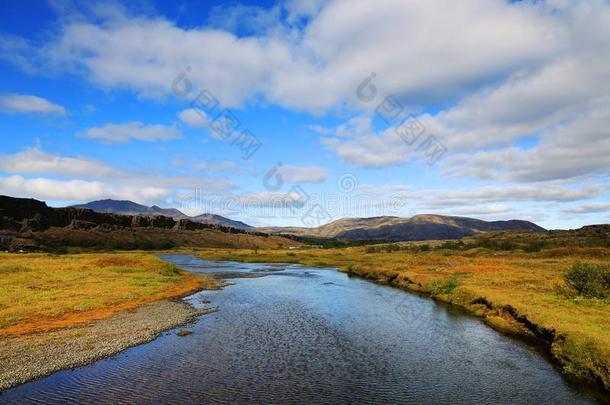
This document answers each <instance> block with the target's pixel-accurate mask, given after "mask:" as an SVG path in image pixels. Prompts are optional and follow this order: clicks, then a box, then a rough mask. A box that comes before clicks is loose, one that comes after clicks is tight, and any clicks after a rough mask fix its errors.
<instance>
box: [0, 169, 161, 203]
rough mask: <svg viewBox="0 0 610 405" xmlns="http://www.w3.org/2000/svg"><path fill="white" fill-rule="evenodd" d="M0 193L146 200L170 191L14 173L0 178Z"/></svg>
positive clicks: (43, 197) (47, 197)
mask: <svg viewBox="0 0 610 405" xmlns="http://www.w3.org/2000/svg"><path fill="white" fill-rule="evenodd" d="M0 194H5V195H11V196H14V197H27V198H32V197H33V198H37V199H41V200H57V201H91V200H98V199H102V198H117V199H129V200H132V201H136V202H145V201H150V200H158V199H160V198H163V197H165V196H167V195H168V194H169V190H168V189H164V188H160V187H142V188H137V187H130V186H112V185H108V184H105V183H102V182H99V181H83V180H67V181H63V180H54V179H48V178H42V177H38V178H33V179H28V178H24V177H23V176H19V175H14V176H7V177H0Z"/></svg>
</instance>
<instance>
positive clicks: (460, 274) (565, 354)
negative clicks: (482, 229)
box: [198, 247, 610, 391]
mask: <svg viewBox="0 0 610 405" xmlns="http://www.w3.org/2000/svg"><path fill="white" fill-rule="evenodd" d="M367 250H368V252H370V251H371V249H370V248H367V247H352V248H344V249H317V250H292V251H290V250H259V251H258V252H257V253H256V254H254V252H252V251H248V250H218V249H211V250H200V251H198V254H199V255H200V256H201V257H204V258H207V259H222V260H238V261H251V262H289V263H301V264H305V265H310V266H325V267H326V266H330V267H337V268H339V269H341V270H342V271H345V272H348V273H350V274H354V275H358V276H361V277H366V278H370V279H374V280H378V281H383V282H387V283H390V284H392V285H395V286H397V287H400V288H404V289H408V290H414V291H418V292H422V293H426V294H430V295H431V296H433V297H434V298H435V299H439V300H443V301H446V302H450V303H453V304H456V305H460V306H462V307H464V308H466V309H467V310H468V311H469V312H471V313H473V314H474V315H477V316H480V317H482V318H483V319H484V320H485V321H486V322H487V323H488V324H490V325H491V326H493V327H495V328H496V329H499V330H502V331H503V332H505V333H513V334H519V335H527V336H537V337H538V338H541V339H544V340H545V341H546V342H547V344H548V345H549V349H550V350H551V353H552V355H553V356H554V358H555V359H557V360H558V361H559V363H560V364H561V365H562V367H563V370H564V372H565V373H566V374H568V375H571V376H575V377H578V378H585V379H590V380H596V381H598V382H601V383H602V384H603V385H604V386H605V387H606V389H607V390H609V391H610V301H609V300H608V299H605V300H604V299H596V298H585V297H582V296H579V295H577V294H575V293H574V292H573V291H571V290H570V289H569V288H568V287H567V286H566V283H565V281H564V273H565V272H566V271H567V270H568V269H570V268H571V267H572V265H573V264H574V263H576V262H586V263H592V264H594V263H597V264H604V263H605V264H608V263H610V249H607V248H597V249H586V248H584V249H579V248H570V249H563V250H560V251H558V250H557V249H554V250H549V251H545V250H542V251H540V252H537V253H525V252H523V251H511V252H497V251H491V250H485V249H481V248H478V249H472V250H468V251H451V250H431V251H420V252H414V251H406V250H402V251H395V252H391V253H388V252H384V253H367Z"/></svg>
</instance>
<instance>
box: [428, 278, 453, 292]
mask: <svg viewBox="0 0 610 405" xmlns="http://www.w3.org/2000/svg"><path fill="white" fill-rule="evenodd" d="M459 285H460V281H459V280H458V279H457V277H451V278H449V279H447V280H442V281H440V280H434V281H433V282H432V285H431V286H430V287H431V288H430V290H431V291H432V294H434V295H437V294H449V293H450V292H451V291H453V290H455V289H456V288H457V287H458V286H459Z"/></svg>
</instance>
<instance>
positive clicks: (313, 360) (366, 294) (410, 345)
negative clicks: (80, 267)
mask: <svg viewBox="0 0 610 405" xmlns="http://www.w3.org/2000/svg"><path fill="white" fill-rule="evenodd" d="M164 259H165V260H168V261H171V262H174V263H176V264H177V265H179V266H180V267H182V268H184V269H186V270H189V271H193V272H203V273H226V274H230V275H231V276H234V275H235V274H248V275H259V276H261V277H256V278H231V279H230V282H231V283H233V285H230V286H228V287H226V288H225V289H223V290H220V291H202V292H200V293H197V294H195V295H193V296H191V297H189V298H188V299H187V300H188V301H189V302H191V303H192V304H193V305H195V306H197V307H215V308H217V309H218V311H217V312H215V313H213V314H210V315H207V316H203V317H201V318H200V319H199V320H198V321H196V322H195V323H194V324H192V325H189V326H188V327H187V329H189V330H191V331H192V332H193V334H192V335H189V336H186V337H179V336H176V330H173V331H169V332H167V333H165V334H164V335H163V336H161V337H160V338H158V339H156V340H155V341H153V342H151V343H149V344H145V345H141V346H137V347H134V348H131V349H128V350H126V351H124V352H122V353H120V354H118V355H116V356H114V357H112V358H108V359H104V360H101V361H98V362H96V363H94V364H92V365H90V366H87V367H82V368H79V369H76V370H72V371H61V372H58V373H55V374H53V375H51V376H49V377H46V378H43V379H40V380H37V381H34V382H31V383H28V384H24V385H22V386H19V387H17V388H15V389H12V390H9V391H7V392H5V393H4V394H2V395H1V396H0V402H13V403H62V402H66V403H67V402H70V403H74V402H79V403H99V402H105V403H157V402H163V403H227V404H228V403H241V402H257V403H261V402H263V403H361V404H370V403H468V404H488V403H496V404H497V403H511V404H515V403H537V402H541V403H565V404H575V403H590V402H592V400H591V398H590V397H588V396H587V394H585V393H584V392H579V391H577V390H576V388H575V387H573V386H571V385H570V384H568V383H567V382H566V381H565V380H564V379H563V378H562V377H561V376H560V375H559V373H558V372H557V371H556V370H555V369H554V368H553V367H552V365H551V364H550V363H549V362H548V361H546V359H544V358H543V357H542V356H541V355H540V354H539V353H538V352H537V351H536V350H534V349H532V348H531V347H529V346H528V345H526V344H524V343H522V342H519V341H516V340H513V339H509V338H507V337H505V336H502V335H500V334H499V333H497V332H495V331H494V330H492V329H490V328H488V327H487V326H485V325H484V324H483V323H482V322H480V321H479V320H477V319H474V318H472V317H470V316H467V315H465V314H464V313H463V312H461V311H459V310H457V309H454V308H451V307H450V306H448V305H444V304H439V303H436V302H434V301H432V300H429V299H426V298H421V297H418V296H416V295H412V294H408V293H405V292H403V291H400V290H398V289H394V288H391V287H387V286H383V285H378V284H374V283H371V282H367V281H364V280H360V279H357V278H350V277H348V276H347V275H345V274H343V273H339V272H337V271H335V270H332V269H313V268H307V267H302V266H297V265H268V264H244V263H233V262H214V261H204V260H199V259H196V258H194V257H192V256H186V255H171V256H164Z"/></svg>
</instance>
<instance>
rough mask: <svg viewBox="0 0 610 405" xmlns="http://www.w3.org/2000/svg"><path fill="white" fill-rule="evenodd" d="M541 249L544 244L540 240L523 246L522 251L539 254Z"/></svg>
mask: <svg viewBox="0 0 610 405" xmlns="http://www.w3.org/2000/svg"><path fill="white" fill-rule="evenodd" d="M542 248H544V242H543V241H541V240H534V241H531V242H530V243H528V244H527V245H525V247H524V248H523V250H525V251H526V252H527V253H536V252H540V250H541V249H542Z"/></svg>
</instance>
